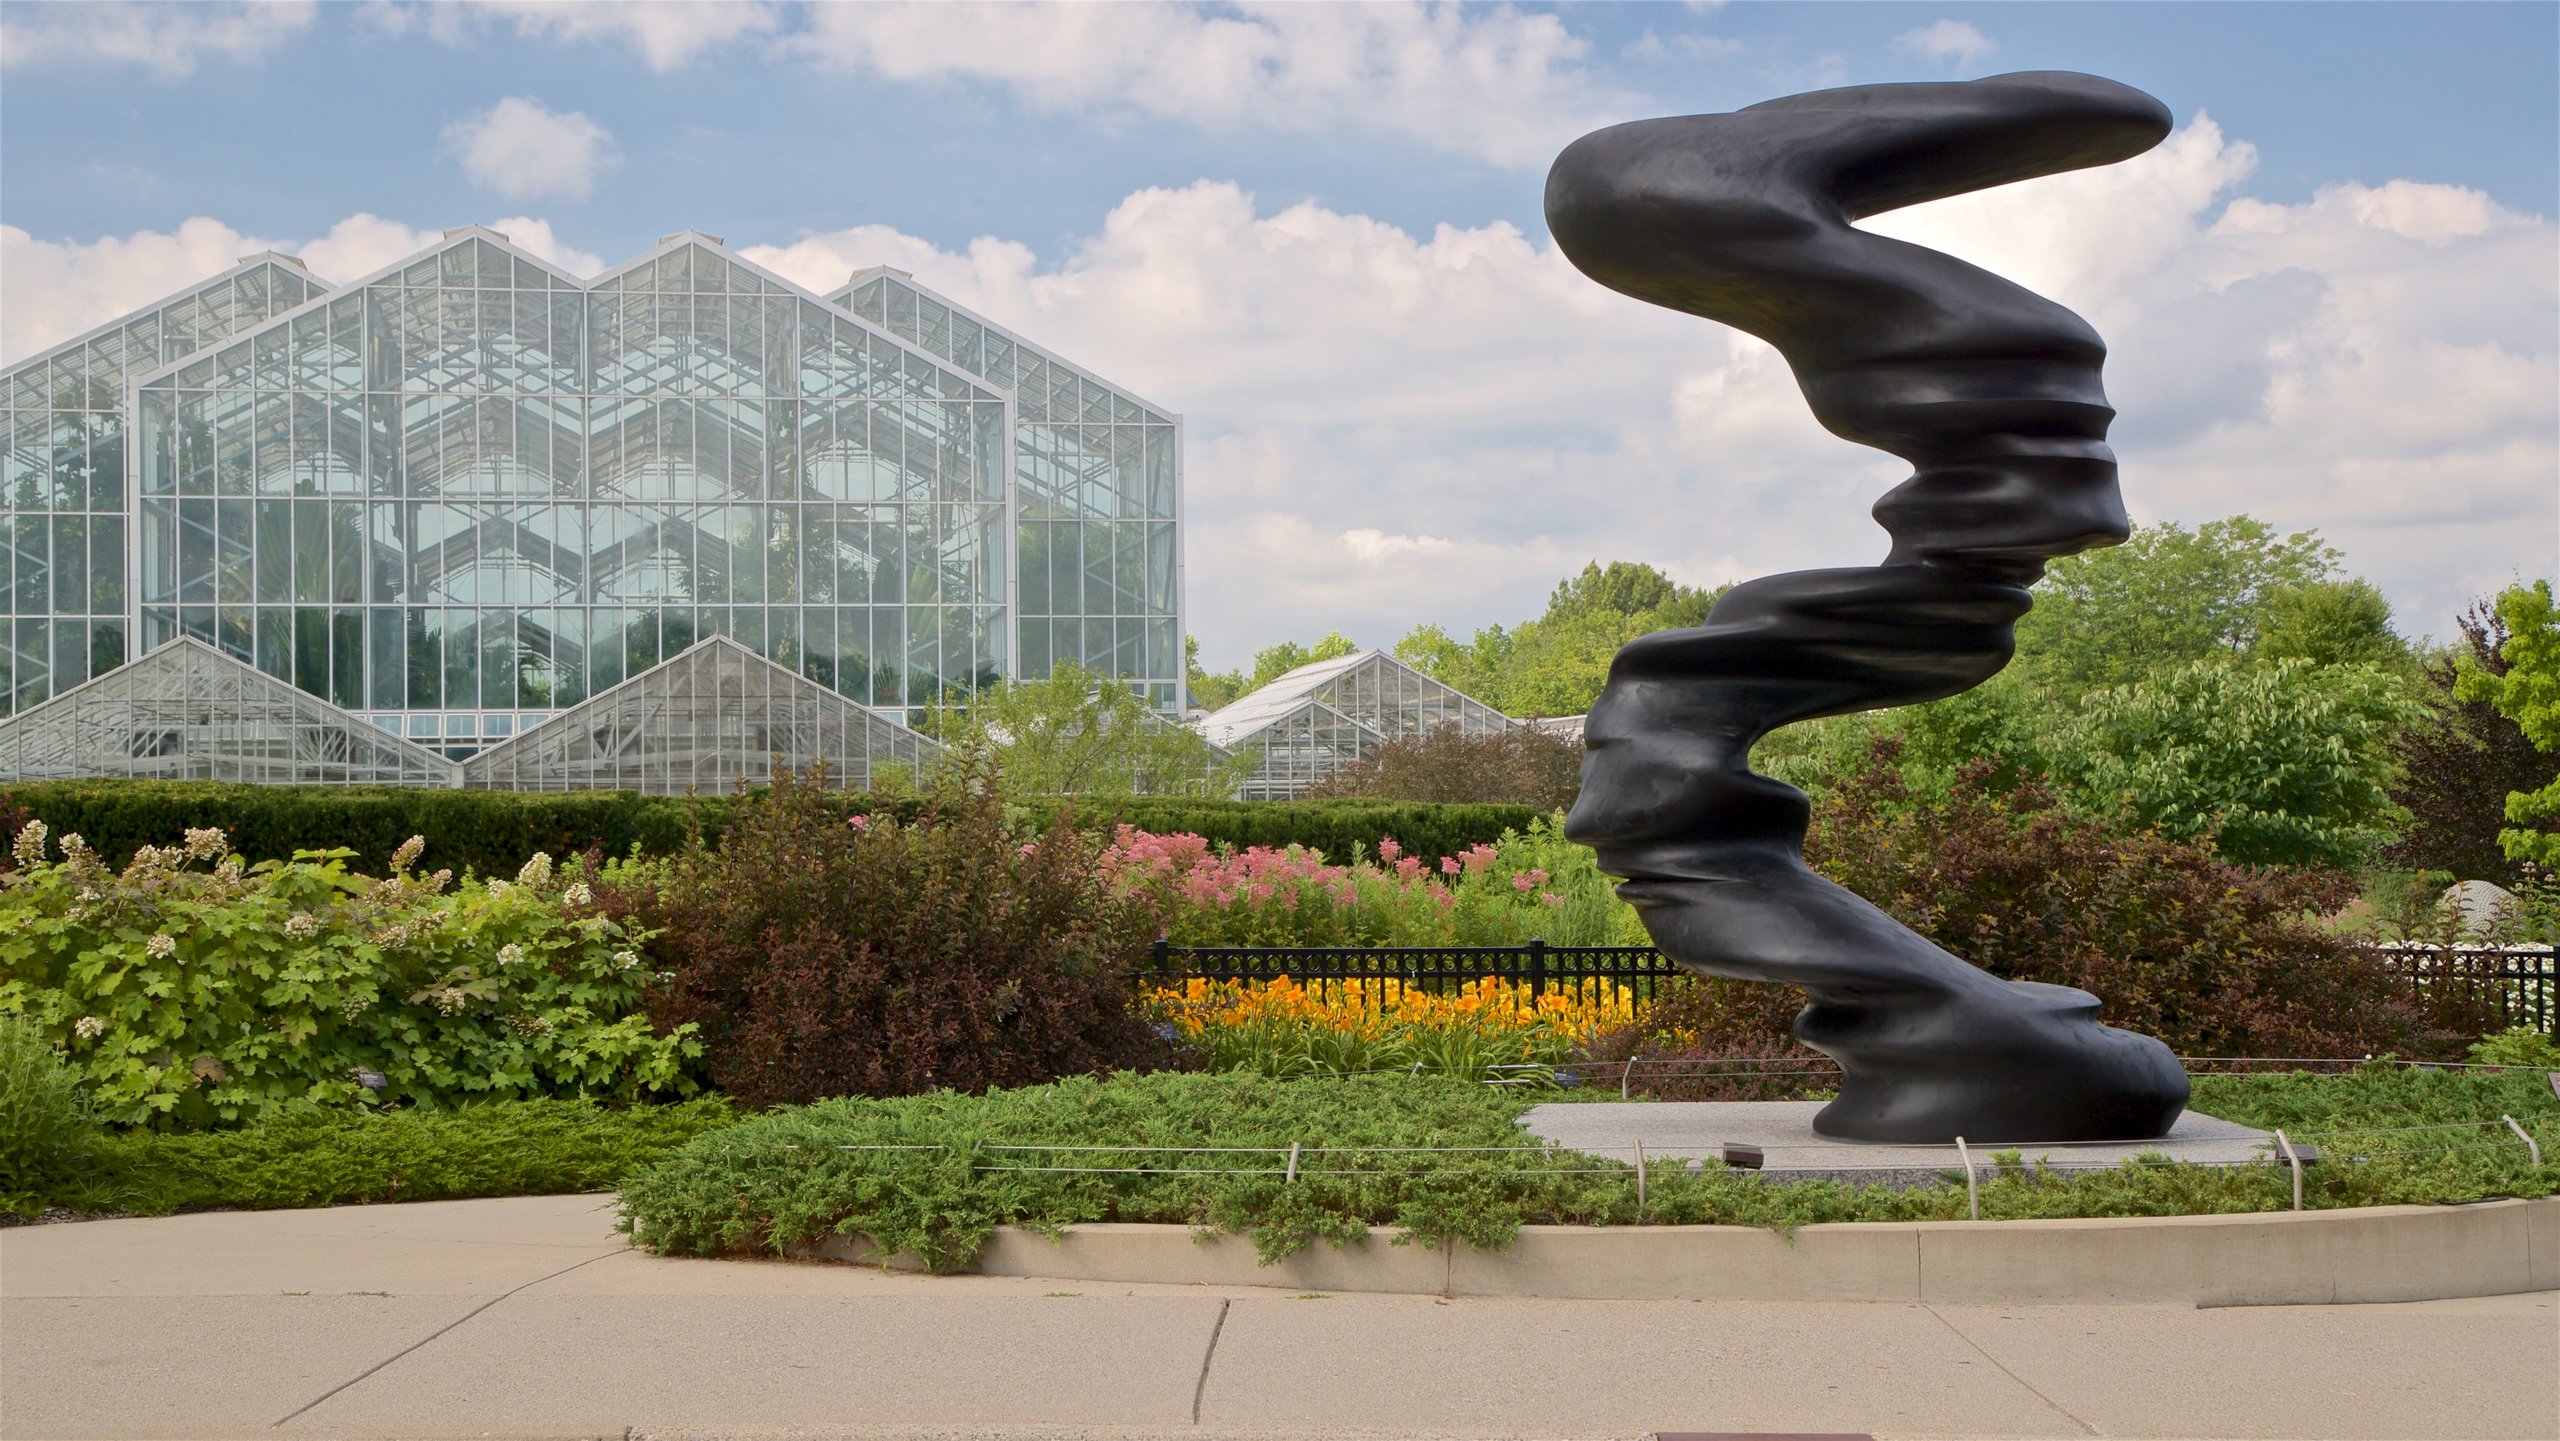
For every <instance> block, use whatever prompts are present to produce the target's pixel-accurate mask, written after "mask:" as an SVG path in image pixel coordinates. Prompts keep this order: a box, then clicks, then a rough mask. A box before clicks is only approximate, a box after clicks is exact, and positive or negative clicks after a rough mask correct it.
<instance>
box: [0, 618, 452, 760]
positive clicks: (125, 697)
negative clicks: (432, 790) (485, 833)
mask: <svg viewBox="0 0 2560 1441" xmlns="http://www.w3.org/2000/svg"><path fill="white" fill-rule="evenodd" d="M92 776H109V777H116V778H122V779H132V780H210V781H248V782H254V783H257V784H262V785H341V786H346V785H397V786H450V785H452V784H454V779H455V777H454V765H453V763H452V762H451V761H448V760H446V759H445V758H444V757H442V756H439V755H437V754H436V753H434V752H433V751H430V750H426V749H423V748H421V747H419V746H414V745H411V744H409V743H408V742H407V741H404V740H401V739H400V738H399V737H397V736H394V735H390V734H388V733H387V732H385V731H383V730H381V729H380V728H378V727H376V726H374V725H372V724H370V723H368V722H367V721H366V720H365V719H364V718H363V717H361V716H354V715H349V714H348V713H347V712H345V711H342V710H340V709H338V708H337V707H336V706H333V705H331V704H329V703H328V702H327V701H324V700H321V699H319V698H318V697H316V696H313V695H310V694H309V693H307V692H304V691H302V690H299V689H297V688H295V687H294V686H293V685H292V684H290V683H288V682H286V681H281V680H277V679H276V678H275V677H273V676H270V675H267V674H265V673H264V672H262V671H260V670H259V669H258V668H257V667H255V666H252V665H247V664H244V663H242V662H240V661H237V660H234V659H232V658H231V657H230V656H227V655H225V654H223V653H222V652H221V651H218V650H215V649H214V648H213V647H211V646H209V645H206V644H205V643H203V642H202V641H198V640H193V639H189V638H184V637H182V638H180V639H177V640H173V641H170V642H169V643H168V644H166V645H163V646H161V647H160V648H158V649H157V650H154V651H152V652H151V653H150V654H149V655H146V656H144V657H142V658H141V659H140V660H137V661H134V662H132V663H131V664H128V665H124V666H119V667H117V668H116V669H114V670H111V671H109V672H108V673H106V674H105V675H102V676H99V677H97V678H96V679H94V680H90V681H87V682H84V683H82V684H80V685H76V686H73V687H72V688H71V689H69V690H66V691H64V692H62V693H61V694H60V695H57V696H55V697H53V698H52V699H51V700H48V701H45V702H43V703H42V704H40V705H36V706H33V707H30V708H29V709H27V710H24V711H21V712H19V713H18V714H17V715H15V716H13V717H11V718H10V719H8V720H6V721H0V780H71V779H78V778H84V777H92Z"/></svg>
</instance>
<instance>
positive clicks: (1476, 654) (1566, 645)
mask: <svg viewBox="0 0 2560 1441" xmlns="http://www.w3.org/2000/svg"><path fill="white" fill-rule="evenodd" d="M1723 593H1724V590H1723V588H1722V587H1718V588H1716V589H1714V590H1699V589H1695V588H1693V587H1689V586H1684V585H1681V584H1679V583H1678V582H1676V581H1674V580H1672V579H1671V578H1670V577H1669V576H1666V575H1664V574H1663V573H1662V572H1660V571H1658V570H1656V569H1654V568H1653V567H1651V566H1649V565H1637V564H1632V563H1629V562H1626V561H1612V562H1610V563H1609V564H1608V565H1606V566H1603V565H1600V564H1599V563H1598V562H1596V561H1595V562H1593V563H1591V564H1589V565H1586V566H1584V567H1583V568H1582V572H1581V574H1579V575H1576V576H1573V577H1570V578H1568V579H1566V580H1564V581H1562V582H1560V583H1558V584H1557V586H1556V590H1555V594H1554V595H1553V596H1552V597H1550V598H1549V599H1548V601H1547V609H1546V613H1545V614H1543V615H1541V616H1539V617H1538V618H1537V619H1535V620H1530V621H1524V622H1522V623H1521V624H1520V625H1518V626H1516V627H1512V628H1508V629H1506V628H1504V627H1502V626H1498V625H1497V626H1490V627H1487V628H1486V629H1483V630H1480V631H1477V632H1476V634H1475V638H1474V639H1473V640H1472V641H1467V642H1463V643H1462V642H1460V641H1458V640H1457V639H1455V638H1454V637H1452V636H1450V635H1449V634H1448V633H1447V632H1446V631H1443V630H1442V629H1440V627H1438V626H1433V625H1425V626H1418V627H1416V628H1415V629H1414V630H1413V631H1412V632H1411V633H1410V634H1408V635H1407V636H1405V638H1404V639H1403V640H1401V641H1399V642H1397V643H1396V655H1397V657H1398V658H1399V659H1401V660H1402V661H1404V663H1405V664H1407V665H1410V666H1412V667H1413V668H1414V669H1416V670H1419V671H1421V672H1422V673H1423V674H1425V675H1428V676H1430V677H1432V678H1433V679H1434V680H1437V681H1439V682H1441V683H1442V684H1443V685H1447V686H1450V687H1453V688H1454V689H1457V690H1460V691H1463V692H1465V693H1466V694H1468V695H1471V696H1474V697H1475V698H1476V699H1478V700H1480V701H1483V702H1484V703H1485V704H1487V705H1489V706H1492V707H1493V708H1494V709H1496V710H1499V711H1502V712H1503V713H1504V714H1506V715H1514V716H1569V715H1580V714H1582V713H1583V712H1585V711H1587V710H1589V709H1590V708H1591V702H1592V700H1593V698H1595V697H1597V696H1598V695H1599V694H1600V687H1601V686H1602V685H1603V684H1604V683H1606V682H1607V680H1608V678H1609V663H1610V661H1611V660H1613V659H1615V658H1616V656H1617V653H1618V648H1619V647H1620V646H1623V645H1625V644H1626V643H1627V642H1628V641H1631V640H1633V639H1635V638H1636V637H1637V636H1640V635H1647V634H1650V633H1652V632H1654V631H1657V630H1673V629H1677V628H1680V627H1684V626H1694V625H1697V624H1699V623H1700V622H1701V621H1703V620H1705V619H1706V615H1707V612H1708V610H1709V609H1711V608H1712V607H1713V606H1714V604H1715V602H1716V598H1717V597H1718V596H1720V595H1722V594H1723Z"/></svg>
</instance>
